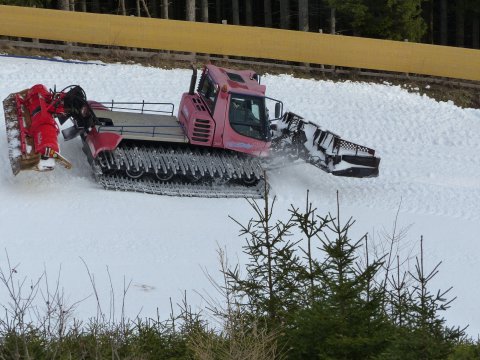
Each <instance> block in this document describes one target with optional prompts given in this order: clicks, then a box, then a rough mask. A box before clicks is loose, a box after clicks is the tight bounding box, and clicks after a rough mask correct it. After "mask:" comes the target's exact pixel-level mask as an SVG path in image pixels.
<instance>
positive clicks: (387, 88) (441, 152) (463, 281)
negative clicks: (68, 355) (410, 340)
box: [0, 57, 480, 337]
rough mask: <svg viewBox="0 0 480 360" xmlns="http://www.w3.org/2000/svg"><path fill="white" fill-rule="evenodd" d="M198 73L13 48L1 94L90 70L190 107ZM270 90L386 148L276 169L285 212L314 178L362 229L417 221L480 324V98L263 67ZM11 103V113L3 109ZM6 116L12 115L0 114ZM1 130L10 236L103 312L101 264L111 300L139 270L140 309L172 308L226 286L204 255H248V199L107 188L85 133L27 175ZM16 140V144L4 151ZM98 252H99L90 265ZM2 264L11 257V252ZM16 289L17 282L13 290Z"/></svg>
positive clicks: (463, 309)
mask: <svg viewBox="0 0 480 360" xmlns="http://www.w3.org/2000/svg"><path fill="white" fill-rule="evenodd" d="M189 81H190V71H188V70H162V69H157V68H148V67H142V66H138V65H123V64H113V65H105V64H101V63H99V62H95V63H75V62H70V63H62V62H61V61H55V62H52V61H42V60H33V59H23V58H8V57H0V83H1V84H2V86H1V87H0V99H4V98H5V97H7V96H8V94H10V93H12V92H16V91H20V90H23V89H25V88H28V87H30V86H32V85H34V84H36V83H43V84H45V85H46V86H47V87H53V86H54V85H56V88H57V89H61V88H63V87H65V86H67V85H70V84H80V85H81V86H82V87H83V88H84V89H85V91H86V93H87V95H88V97H89V98H90V99H95V100H97V101H109V100H111V99H115V100H118V101H135V100H142V99H144V100H145V101H172V102H174V104H175V107H176V109H178V105H179V101H180V96H181V93H182V92H185V91H187V89H188V85H189ZM262 82H263V83H264V84H266V85H267V93H268V95H269V96H271V97H274V98H278V99H281V100H283V101H284V103H285V104H286V110H289V111H293V112H295V113H298V114H299V115H302V116H303V117H305V119H307V120H310V121H313V122H315V123H318V124H319V125H321V126H322V127H323V128H324V129H328V130H330V131H332V132H334V133H337V134H339V135H340V136H342V137H343V138H345V139H347V140H350V141H353V142H356V143H359V144H362V145H365V146H368V147H371V148H374V149H376V151H377V155H378V156H380V157H381V158H382V160H381V164H380V176H379V177H378V178H374V179H348V178H338V177H334V176H332V175H329V174H326V173H324V172H322V171H320V170H318V169H316V168H313V167H311V166H308V165H305V164H302V165H296V166H294V167H290V168H285V169H282V170H278V171H275V172H272V173H270V174H268V176H269V181H270V183H271V185H272V189H273V192H274V194H275V195H276V196H277V198H278V201H277V207H276V209H277V216H278V217H279V218H286V217H287V216H288V211H287V210H288V209H289V208H290V204H295V205H296V206H299V207H303V206H304V202H305V197H306V190H307V189H309V190H310V199H311V200H312V201H313V202H314V204H315V205H316V206H317V207H318V208H319V214H322V215H323V214H326V213H327V212H328V211H332V212H333V213H334V212H335V206H336V205H335V204H336V191H337V190H338V191H339V194H340V199H341V217H342V218H343V219H347V218H348V217H349V216H353V217H354V218H355V219H356V220H357V222H356V224H355V226H354V228H353V229H352V233H351V235H352V237H353V238H359V237H360V236H361V235H363V234H364V233H365V232H368V233H369V234H370V238H373V239H374V240H375V239H376V240H381V239H382V237H383V236H384V235H385V234H388V233H391V232H392V229H393V224H394V221H395V217H396V213H397V211H398V212H399V215H398V224H397V232H400V230H401V229H405V230H408V231H407V232H406V236H405V238H404V239H403V240H402V244H401V245H400V248H401V249H400V251H401V252H405V253H410V252H412V254H413V255H415V254H417V253H418V248H419V239H420V236H421V235H423V237H424V247H425V252H426V256H427V259H426V263H427V266H428V268H429V269H432V267H433V266H434V265H435V264H436V263H437V262H439V261H443V263H442V265H441V267H440V273H439V275H438V276H437V278H436V281H435V283H434V284H433V287H432V288H431V290H432V291H434V292H435V291H436V289H437V288H442V289H447V288H449V287H450V286H453V290H452V293H451V296H454V295H455V296H458V299H457V300H456V301H455V302H454V303H453V306H452V308H451V309H450V310H449V311H448V312H447V313H445V316H446V318H447V320H448V322H449V324H451V325H460V326H464V325H467V324H470V327H469V329H468V333H469V334H470V335H472V336H474V337H476V336H477V334H479V333H480V311H478V303H477V301H479V300H478V299H480V287H479V279H480V267H479V266H478V265H479V260H478V252H479V249H480V239H479V235H478V234H479V233H480V206H479V205H478V201H479V199H480V157H479V156H478V155H479V154H480V136H479V134H480V110H475V109H461V108H459V107H457V106H455V105H454V104H453V103H451V102H437V101H434V100H432V99H430V98H428V97H426V96H420V95H418V94H412V93H408V92H407V91H405V90H404V89H402V88H401V87H399V86H391V85H388V84H383V85H372V84H367V83H354V82H344V83H334V82H332V81H315V80H302V79H295V78H294V77H292V76H290V75H281V76H271V75H265V76H264V77H262ZM1 116H2V117H3V114H2V115H1ZM0 122H1V123H3V120H2V121H0ZM1 128H2V129H1V130H0V169H1V172H0V204H1V206H0V229H1V236H0V239H1V241H0V247H1V248H4V249H5V250H6V253H8V256H9V257H10V260H11V262H12V266H15V269H16V271H17V273H15V276H16V277H17V279H19V280H21V279H23V278H25V277H26V278H28V279H36V278H37V277H38V276H40V274H41V273H42V272H43V271H44V270H46V272H47V274H48V277H49V278H48V281H49V282H50V283H51V284H52V283H55V281H56V277H57V274H58V273H60V283H61V286H62V287H63V291H64V294H65V298H66V301H67V303H69V304H72V303H74V302H76V301H79V300H82V299H85V300H83V301H81V302H80V304H79V305H78V307H77V308H76V312H75V315H76V316H77V317H79V318H86V317H89V316H94V315H95V311H96V305H97V304H96V300H95V298H94V296H92V293H93V290H92V286H91V284H90V279H89V276H88V272H87V268H86V266H87V267H88V271H90V273H91V274H93V276H94V278H95V284H96V288H97V290H98V292H99V296H100V299H101V304H102V306H103V311H104V312H106V313H108V312H109V311H110V308H109V303H110V300H111V296H110V281H109V275H108V274H109V273H110V275H111V278H112V280H111V282H112V286H113V288H114V291H115V302H116V303H117V308H116V311H117V314H118V313H119V312H120V309H119V307H118V304H119V302H121V298H122V291H123V284H124V282H126V283H128V282H130V281H131V287H130V289H129V290H128V293H127V298H126V311H127V315H128V316H131V317H134V316H136V315H137V314H140V315H141V316H145V317H149V316H154V317H155V316H156V311H157V308H158V310H159V313H160V316H161V317H162V318H166V317H167V316H168V314H169V312H170V303H169V301H170V298H172V301H173V303H174V304H175V303H179V302H181V299H182V297H183V292H184V291H187V298H188V300H189V302H190V304H191V305H193V306H194V307H196V306H202V305H204V302H203V300H202V299H201V297H200V296H199V295H198V294H197V292H200V293H203V294H205V293H212V291H213V290H212V286H211V284H210V283H209V281H208V279H207V277H206V275H205V274H204V269H206V270H207V271H208V272H209V273H210V274H211V275H212V276H213V277H214V278H215V279H217V280H220V278H221V275H220V273H219V272H218V271H217V269H218V268H219V264H218V261H217V254H216V249H217V248H218V247H221V248H225V249H226V250H227V253H228V256H229V258H230V260H231V262H236V261H237V259H238V261H240V262H241V263H243V262H245V260H246V257H245V255H244V254H242V246H243V245H244V239H243V238H241V237H238V231H239V228H238V225H237V224H235V223H234V222H233V221H232V220H231V219H229V218H228V215H230V216H232V217H233V218H235V219H237V220H239V221H240V222H241V223H246V222H247V220H248V219H249V218H250V217H251V216H252V215H253V214H252V211H251V209H250V207H249V205H248V204H247V202H246V201H245V200H243V199H199V198H174V197H163V196H154V195H145V194H138V193H122V192H109V191H105V190H103V189H101V188H99V186H98V185H97V184H95V182H94V181H93V179H92V176H91V171H90V167H89V165H88V163H87V161H86V159H85V158H84V155H83V153H82V151H81V143H80V140H79V139H75V140H73V141H70V142H68V143H64V142H63V140H61V143H60V145H61V152H62V154H63V155H64V156H65V157H66V158H67V159H69V160H70V161H71V162H72V163H73V165H74V168H73V169H72V170H66V169H63V168H61V167H57V168H56V170H55V171H53V172H49V173H33V172H23V173H20V174H19V175H18V176H16V177H14V176H13V175H12V172H11V168H10V163H9V160H8V146H7V139H6V131H5V129H4V128H3V127H1ZM1 149H3V151H1ZM85 264H86V266H85ZM0 266H1V267H2V269H4V271H5V270H7V271H8V269H7V265H6V254H5V253H4V254H0ZM0 300H1V302H2V303H5V301H6V294H5V291H3V290H2V291H1V292H0Z"/></svg>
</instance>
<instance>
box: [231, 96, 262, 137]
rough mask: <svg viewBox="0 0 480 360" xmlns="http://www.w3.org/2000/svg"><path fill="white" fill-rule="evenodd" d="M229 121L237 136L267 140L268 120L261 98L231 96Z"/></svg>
mask: <svg viewBox="0 0 480 360" xmlns="http://www.w3.org/2000/svg"><path fill="white" fill-rule="evenodd" d="M229 119H230V125H231V126H232V128H233V129H234V130H235V131H236V132H238V133H239V134H241V135H244V136H248V137H251V138H254V139H259V140H268V134H269V132H268V120H267V119H266V113H265V99H264V98H263V97H258V96H249V95H240V94H231V95H230V110H229Z"/></svg>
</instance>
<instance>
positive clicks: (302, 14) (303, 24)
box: [298, 0, 308, 31]
mask: <svg viewBox="0 0 480 360" xmlns="http://www.w3.org/2000/svg"><path fill="white" fill-rule="evenodd" d="M298 30H300V31H308V0H298Z"/></svg>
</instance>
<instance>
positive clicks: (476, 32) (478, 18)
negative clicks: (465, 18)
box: [472, 13, 480, 49]
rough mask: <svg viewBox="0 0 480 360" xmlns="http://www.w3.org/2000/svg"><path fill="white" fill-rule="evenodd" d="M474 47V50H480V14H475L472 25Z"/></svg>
mask: <svg viewBox="0 0 480 360" xmlns="http://www.w3.org/2000/svg"><path fill="white" fill-rule="evenodd" d="M472 31H473V34H472V47H473V48H474V49H480V14H478V13H475V14H473V23H472Z"/></svg>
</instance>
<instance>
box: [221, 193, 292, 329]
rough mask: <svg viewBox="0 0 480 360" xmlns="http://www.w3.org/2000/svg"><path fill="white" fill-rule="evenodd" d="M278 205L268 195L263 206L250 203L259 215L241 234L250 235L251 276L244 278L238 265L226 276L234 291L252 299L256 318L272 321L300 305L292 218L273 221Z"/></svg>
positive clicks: (278, 321) (248, 274) (276, 320)
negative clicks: (274, 210)
mask: <svg viewBox="0 0 480 360" xmlns="http://www.w3.org/2000/svg"><path fill="white" fill-rule="evenodd" d="M274 204H275V199H273V201H272V204H271V205H270V204H269V202H268V196H267V197H266V200H265V203H264V207H263V208H262V207H261V206H260V205H259V204H258V203H256V202H255V201H252V202H250V205H251V206H252V209H253V210H254V212H255V215H256V216H257V217H256V218H252V219H251V220H250V221H249V222H248V224H247V225H246V226H243V225H242V224H240V223H238V222H237V223H238V224H239V225H240V227H241V231H240V234H241V235H242V236H243V235H245V236H247V239H246V242H247V244H246V245H245V247H244V248H245V252H246V253H247V254H248V255H249V257H250V261H249V263H248V264H247V266H246V272H247V276H246V278H242V277H241V276H240V274H239V271H238V268H237V269H234V270H230V271H229V272H228V273H227V274H226V275H227V277H228V279H229V281H231V282H233V284H234V286H233V291H235V292H237V293H239V294H242V295H241V296H245V297H246V298H248V303H247V304H246V306H247V307H249V308H250V311H251V312H252V314H253V315H254V316H255V317H260V318H261V317H266V318H267V320H268V321H269V322H270V323H272V324H273V323H277V324H278V323H280V322H282V321H283V318H284V317H285V315H286V314H288V313H289V312H291V311H293V310H295V308H297V307H298V297H299V283H298V281H299V280H298V273H299V271H300V267H299V259H298V258H297V256H296V255H295V252H294V251H295V250H294V249H295V246H296V242H292V241H289V240H288V239H287V238H288V237H289V235H290V229H291V228H292V227H293V225H294V224H293V222H292V219H291V218H290V219H288V220H287V221H286V222H282V221H280V220H278V221H276V222H274V223H272V209H273V206H274Z"/></svg>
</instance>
